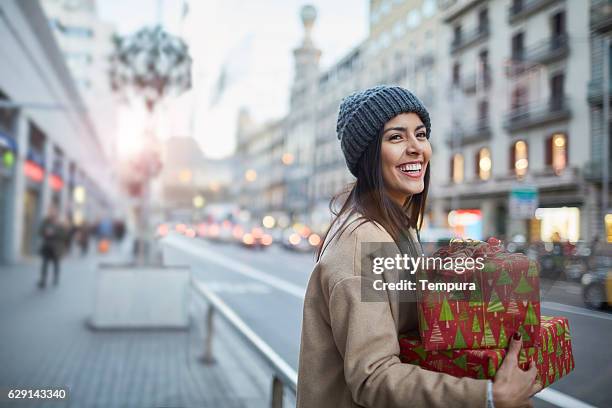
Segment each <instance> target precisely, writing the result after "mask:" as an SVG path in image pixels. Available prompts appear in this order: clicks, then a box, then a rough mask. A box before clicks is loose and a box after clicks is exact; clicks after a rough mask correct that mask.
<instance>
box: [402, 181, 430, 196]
mask: <svg viewBox="0 0 612 408" xmlns="http://www.w3.org/2000/svg"><path fill="white" fill-rule="evenodd" d="M424 189H425V183H423V182H420V183H415V184H414V185H410V186H406V185H404V186H402V187H401V188H400V191H401V192H402V193H403V194H407V195H413V194H420V193H422V192H423V190H424Z"/></svg>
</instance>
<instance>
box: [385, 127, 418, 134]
mask: <svg viewBox="0 0 612 408" xmlns="http://www.w3.org/2000/svg"><path fill="white" fill-rule="evenodd" d="M421 129H425V125H419V126H417V127H416V128H415V129H414V131H415V132H416V131H417V130H421ZM391 130H397V131H400V132H405V131H406V130H407V129H406V128H405V127H403V126H396V127H391V128H389V129H385V130H384V131H383V134H385V133H387V132H389V131H391Z"/></svg>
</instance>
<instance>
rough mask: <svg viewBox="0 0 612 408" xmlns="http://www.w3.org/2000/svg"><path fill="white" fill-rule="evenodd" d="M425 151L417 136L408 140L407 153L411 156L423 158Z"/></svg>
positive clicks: (412, 136)
mask: <svg viewBox="0 0 612 408" xmlns="http://www.w3.org/2000/svg"><path fill="white" fill-rule="evenodd" d="M423 149H424V147H423V144H422V143H421V142H420V141H419V140H418V139H417V138H416V136H415V135H411V136H410V138H408V143H407V144H406V153H407V154H408V155H409V156H421V155H422V154H423Z"/></svg>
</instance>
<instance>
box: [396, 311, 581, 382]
mask: <svg viewBox="0 0 612 408" xmlns="http://www.w3.org/2000/svg"><path fill="white" fill-rule="evenodd" d="M399 342H400V359H401V360H402V362H404V363H408V364H416V365H419V366H421V367H422V368H424V369H426V370H431V371H437V372H441V373H446V374H450V375H453V376H455V377H470V378H476V379H492V378H493V377H495V373H496V372H497V370H498V369H499V367H500V366H501V364H502V361H503V359H504V357H505V355H506V350H505V349H483V350H439V351H427V350H425V348H424V347H423V343H422V342H421V340H420V339H419V337H418V335H416V334H415V335H405V336H402V337H400V340H399ZM540 344H541V347H529V348H523V349H522V350H521V353H520V354H519V366H520V367H521V368H522V369H523V370H527V369H528V367H529V362H528V359H533V360H534V361H535V362H536V368H537V369H538V379H539V380H540V381H541V383H542V385H543V386H544V387H547V386H549V385H550V384H552V383H553V382H555V381H557V380H558V379H559V378H561V377H563V376H566V375H567V374H569V372H570V371H572V370H573V369H574V356H573V354H572V340H571V336H570V330H569V322H568V320H567V318H565V317H546V316H542V318H541V330H540Z"/></svg>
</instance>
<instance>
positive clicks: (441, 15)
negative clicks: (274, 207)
mask: <svg viewBox="0 0 612 408" xmlns="http://www.w3.org/2000/svg"><path fill="white" fill-rule="evenodd" d="M602 8H603V9H605V10H603V11H602V10H600V9H602ZM594 9H597V10H598V11H594ZM607 13H608V14H607ZM311 14H312V15H314V13H311ZM308 21H310V20H308ZM312 21H314V20H312ZM305 26H306V27H307V29H306V36H305V37H306V38H308V33H309V30H310V27H311V25H305ZM591 29H593V30H594V31H593V32H594V33H596V34H593V35H591ZM608 30H609V2H607V1H598V0H593V5H592V6H591V5H590V4H589V3H588V2H579V1H563V0H513V1H510V2H509V1H502V0H442V1H434V0H431V1H430V0H403V1H402V0H372V1H370V33H369V36H368V38H367V39H366V40H365V41H363V42H362V43H360V44H359V45H358V46H356V47H355V48H354V49H353V50H351V51H350V52H349V53H348V54H347V55H345V56H344V57H343V58H341V59H340V60H339V61H338V62H337V63H335V64H333V65H332V66H331V67H330V68H329V69H326V70H324V71H321V72H319V70H318V65H317V61H318V55H319V51H318V50H317V49H316V48H314V47H313V46H312V45H311V43H310V42H309V41H307V40H305V41H304V44H305V45H304V46H303V47H301V48H299V49H298V50H296V51H295V55H296V83H295V84H294V86H293V88H292V97H291V104H290V111H289V114H288V115H287V118H286V120H285V122H284V127H285V133H284V135H285V136H284V137H285V149H286V151H288V152H290V153H291V157H292V158H293V157H295V161H296V162H297V163H298V164H299V165H295V166H288V168H287V169H286V172H285V174H286V177H285V185H284V186H285V189H286V191H285V200H284V202H283V207H285V208H292V210H293V214H309V215H310V218H312V219H308V218H306V220H307V222H312V223H316V222H319V221H320V220H323V219H325V216H323V214H327V216H329V213H328V212H327V204H328V203H329V199H330V198H331V196H332V195H334V194H335V193H338V192H339V191H341V189H342V188H343V187H344V186H346V185H347V184H348V183H350V182H351V181H353V180H354V179H353V177H352V176H351V175H350V173H349V172H348V170H347V169H346V166H345V164H344V160H343V157H342V154H341V151H340V148H339V144H338V140H337V138H336V131H335V122H336V115H337V109H338V105H339V103H340V101H341V99H342V97H344V96H346V95H348V94H349V93H351V92H353V91H354V90H357V89H363V88H366V87H369V86H373V85H377V84H396V85H400V86H404V87H406V88H408V89H410V90H412V91H413V92H414V93H415V94H416V95H417V96H418V97H419V98H420V99H421V100H422V101H423V102H424V103H425V105H426V106H427V107H428V110H429V112H430V115H431V120H432V137H431V139H430V142H431V144H432V148H433V152H434V155H433V158H432V161H431V163H430V165H431V169H432V172H431V187H430V193H429V194H430V195H429V200H428V202H429V206H428V207H429V210H428V213H427V214H426V220H425V221H426V225H427V226H433V227H441V228H443V229H445V230H446V231H447V232H454V233H457V234H460V235H463V236H470V237H472V238H485V237H487V236H491V235H495V236H500V237H503V238H505V239H513V238H516V239H519V240H520V239H525V240H536V241H537V240H551V239H568V240H572V241H574V240H579V239H583V240H589V239H591V238H592V237H593V236H594V235H596V234H598V231H600V230H601V228H602V225H603V223H602V216H603V212H602V211H601V209H600V206H601V200H600V196H601V176H599V181H598V180H597V177H598V176H597V174H601V167H602V165H601V163H603V162H604V161H605V160H606V159H605V157H604V156H603V155H601V154H600V152H601V151H602V148H601V146H602V145H603V144H602V140H603V136H602V134H603V126H602V123H603V120H602V113H601V111H602V109H601V106H602V102H601V101H602V95H603V93H602V92H601V89H602V85H601V84H602V83H603V82H602V75H603V74H602V69H601V65H602V63H601V61H602V58H603V55H604V53H603V52H602V47H603V45H602V44H603V40H602V35H604V34H605V33H608ZM605 35H608V34H605ZM591 43H592V44H591ZM300 50H301V51H300ZM305 50H306V51H305ZM590 50H592V52H591V51H590ZM298 56H299V57H300V58H298ZM611 65H612V64H611ZM305 72H308V73H309V74H308V75H305ZM305 78H309V79H308V80H306V79H305ZM313 78H316V81H313V80H312V79H313ZM589 81H590V85H589ZM313 84H315V86H314V87H313ZM306 96H307V97H306ZM313 100H314V101H316V103H315V106H314V115H313V104H312V102H311V101H313ZM587 101H588V103H587ZM313 135H314V136H313ZM585 135H591V136H590V138H589V142H588V143H586V142H585V137H586V136H585ZM313 141H314V142H313ZM597 166H599V167H597ZM597 169H599V170H597ZM598 172H599V173H598ZM303 180H308V184H307V185H304V183H303ZM598 183H599V184H598ZM305 191H306V192H307V194H305V193H304V192H305ZM611 221H612V220H611ZM449 230H452V231H449Z"/></svg>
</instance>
